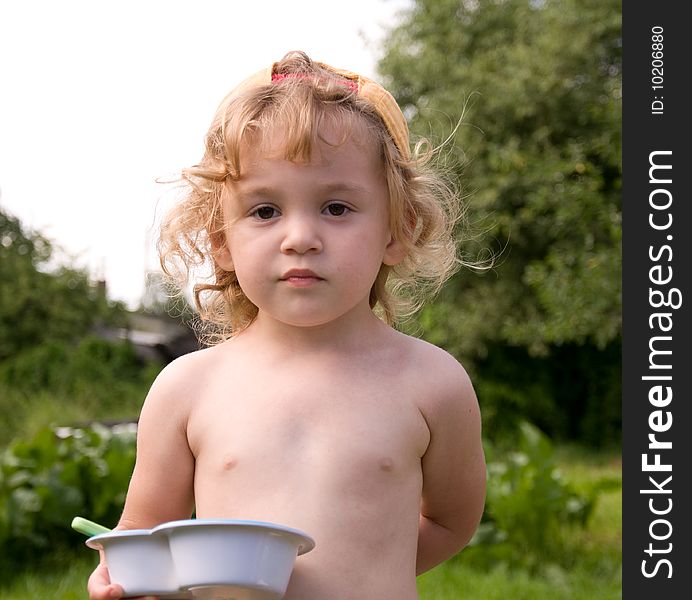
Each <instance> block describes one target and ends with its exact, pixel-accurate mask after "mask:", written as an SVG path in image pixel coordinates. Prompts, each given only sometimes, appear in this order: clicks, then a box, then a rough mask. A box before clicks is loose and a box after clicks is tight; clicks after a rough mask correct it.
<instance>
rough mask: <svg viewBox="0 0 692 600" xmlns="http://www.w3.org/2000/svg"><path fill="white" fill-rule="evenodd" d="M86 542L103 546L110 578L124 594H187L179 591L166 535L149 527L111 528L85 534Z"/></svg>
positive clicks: (91, 545)
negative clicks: (157, 532) (105, 530)
mask: <svg viewBox="0 0 692 600" xmlns="http://www.w3.org/2000/svg"><path fill="white" fill-rule="evenodd" d="M86 545H87V546H89V548H93V549H94V550H99V549H101V548H102V549H103V552H104V554H105V557H106V564H107V565H108V572H109V573H110V578H111V581H112V582H113V583H118V584H120V585H121V586H122V588H123V591H124V594H125V596H143V595H147V594H151V595H157V596H162V597H165V598H170V599H171V600H172V599H173V598H190V597H191V596H190V594H189V593H188V592H181V591H180V588H179V586H178V581H177V578H176V574H175V570H174V567H173V561H172V560H171V553H170V549H169V546H168V537H167V536H166V535H163V534H152V531H151V530H149V529H131V530H115V531H109V532H108V533H101V534H99V535H95V536H93V537H91V538H89V539H88V540H87V541H86Z"/></svg>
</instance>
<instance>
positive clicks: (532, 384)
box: [379, 0, 622, 444]
mask: <svg viewBox="0 0 692 600" xmlns="http://www.w3.org/2000/svg"><path fill="white" fill-rule="evenodd" d="M620 15H621V11H620V2H619V1H617V0H413V2H412V4H411V6H410V8H408V9H407V10H406V11H404V12H402V13H401V15H400V21H399V23H398V25H396V26H395V27H394V28H393V29H391V31H390V32H389V34H388V36H387V38H386V40H385V44H384V54H383V58H382V59H381V61H380V63H379V70H380V73H381V74H382V76H383V78H384V79H385V81H386V83H387V84H388V87H389V89H390V90H391V91H392V93H393V94H394V95H395V97H396V98H397V100H398V101H399V103H400V105H401V106H402V108H403V110H404V112H405V114H406V115H407V116H408V117H409V122H410V126H411V131H412V134H413V137H414V140H415V138H416V137H417V136H421V137H426V138H429V139H431V141H432V142H433V144H442V142H444V141H445V140H446V139H447V138H448V137H449V143H447V144H443V146H442V149H441V151H440V154H439V158H440V160H441V161H442V162H441V164H443V165H444V167H445V168H446V169H447V170H448V171H449V173H450V177H452V178H453V179H454V180H456V181H457V182H458V184H459V187H460V190H461V193H462V194H463V195H464V197H465V200H466V203H467V213H466V223H465V224H464V225H465V226H464V227H463V228H462V229H463V231H462V232H461V237H462V240H463V242H462V252H463V253H464V258H465V259H466V260H469V261H473V260H479V259H483V258H484V257H485V258H487V256H488V253H491V254H493V255H494V256H495V264H494V267H493V268H492V269H491V270H489V271H486V272H480V273H475V272H473V271H470V270H468V269H464V270H462V271H461V272H460V273H459V274H458V275H457V276H455V277H454V278H453V279H452V280H451V281H450V282H449V284H448V285H447V286H446V287H445V288H444V290H443V291H442V293H441V294H440V296H439V297H438V299H437V300H436V301H435V302H434V303H433V304H431V305H430V306H428V307H426V308H425V309H423V311H422V312H421V313H420V314H419V315H418V317H417V323H414V327H417V328H418V330H419V331H420V332H421V333H422V334H423V335H424V336H425V337H426V338H427V339H429V340H431V341H432V342H434V343H437V344H439V345H441V346H443V347H445V348H447V349H448V350H449V351H451V352H452V353H453V354H455V355H456V356H458V357H459V358H462V359H463V360H464V362H465V363H466V364H467V366H469V367H470V369H471V371H472V374H473V377H474V381H475V384H476V388H477V391H478V395H479V399H480V401H481V408H482V411H483V414H484V423H485V425H486V432H488V434H489V435H491V436H496V435H497V434H500V433H502V432H508V431H514V430H516V425H517V423H518V421H519V420H520V419H521V418H522V417H523V418H529V419H531V420H532V421H533V422H534V423H536V424H538V425H539V426H540V427H542V428H543V429H544V430H545V431H547V432H549V433H551V434H552V435H556V436H561V437H570V438H578V439H581V440H583V441H587V442H590V443H593V444H604V443H609V442H611V441H617V439H618V437H619V431H620V426H621V421H620V376H619V368H620V356H621V351H620V339H621V338H620V336H621V202H620V192H621V176H622V171H621V143H620V131H621V46H622V44H621V17H620Z"/></svg>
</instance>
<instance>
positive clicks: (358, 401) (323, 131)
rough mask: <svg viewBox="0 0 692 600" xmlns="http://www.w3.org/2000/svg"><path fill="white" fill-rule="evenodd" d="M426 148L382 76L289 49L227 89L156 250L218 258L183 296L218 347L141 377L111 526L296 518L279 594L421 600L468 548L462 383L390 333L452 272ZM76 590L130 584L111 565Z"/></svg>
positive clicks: (455, 367)
mask: <svg viewBox="0 0 692 600" xmlns="http://www.w3.org/2000/svg"><path fill="white" fill-rule="evenodd" d="M419 147H420V146H419ZM420 154H421V155H422V156H419V153H418V152H417V151H416V152H413V153H412V152H411V149H410V145H409V136H408V128H407V124H406V120H405V118H404V116H403V114H402V112H401V110H400V109H399V107H398V106H397V104H396V102H395V100H394V99H393V97H392V96H391V95H390V94H389V93H388V92H387V91H386V90H385V89H384V88H382V87H381V86H380V85H378V84H377V83H375V82H374V81H371V80H369V79H367V78H365V77H361V76H359V75H357V74H355V73H351V72H348V71H342V70H339V69H334V68H332V67H330V66H328V65H325V64H321V63H316V62H313V61H312V60H310V58H308V57H307V56H306V55H305V54H303V53H301V52H292V53H289V54H288V55H286V56H285V57H284V58H283V59H282V60H281V61H279V62H277V63H275V64H274V65H272V66H271V67H270V68H268V69H266V70H263V71H261V72H260V73H258V74H256V75H254V76H253V77H251V78H249V79H248V80H246V81H245V82H243V83H242V84H241V85H240V86H238V87H237V88H236V89H235V90H233V91H232V92H231V93H230V94H229V95H228V96H227V97H226V98H225V99H224V101H223V102H222V104H221V106H220V107H219V109H218V110H217V113H216V115H215V117H214V120H213V122H212V124H211V127H210V129H209V132H208V133H207V137H206V151H205V154H204V156H203V158H202V161H201V162H200V163H199V164H198V165H196V166H195V167H192V168H190V169H187V170H186V171H184V179H185V181H186V182H187V184H188V193H187V195H186V197H185V198H184V199H183V200H182V202H181V203H180V205H179V206H177V207H176V208H174V209H173V211H172V212H171V213H170V214H169V215H168V216H167V218H166V219H165V220H164V222H163V225H162V231H161V238H160V241H159V251H160V255H161V261H162V265H163V267H164V270H165V271H166V272H167V273H168V274H169V275H181V276H183V278H184V277H185V276H187V274H188V273H189V272H190V269H191V268H192V267H199V266H200V265H204V264H209V265H211V266H212V267H213V279H212V280H211V281H203V282H198V283H197V285H196V286H195V299H196V303H197V307H198V309H199V313H200V317H201V319H203V321H204V323H205V324H206V333H207V337H208V338H209V340H208V341H212V342H214V343H213V344H212V345H211V347H209V348H206V349H204V350H200V351H199V352H193V353H191V354H188V355H186V356H183V357H181V358H179V359H178V360H176V361H174V362H173V363H171V364H170V365H169V366H167V367H166V368H165V369H164V370H163V371H162V372H161V374H160V375H159V377H158V378H157V380H156V381H155V382H154V384H153V386H152V388H151V390H150V392H149V394H148V396H147V398H146V400H145V403H144V406H143V408H142V413H141V416H140V421H139V429H138V442H137V463H136V466H135V469H134V473H133V475H132V480H131V483H130V488H129V490H128V495H127V500H126V502H125V508H124V511H123V514H122V518H121V519H120V523H119V524H118V527H119V528H121V529H135V528H150V527H153V526H155V525H156V524H158V523H161V522H164V521H171V520H176V519H184V518H189V517H190V515H191V513H192V511H193V510H194V511H195V514H196V516H197V517H199V518H229V519H249V520H257V521H269V522H275V523H280V524H283V525H287V526H289V527H294V528H297V529H301V530H303V531H305V532H307V533H308V534H310V535H311V536H312V537H313V538H314V539H315V542H316V547H315V549H314V550H313V551H312V552H310V553H308V554H305V555H303V556H300V557H298V559H297V561H296V565H295V569H294V571H293V574H292V576H291V580H290V582H289V585H288V589H287V591H286V595H285V598H286V599H290V600H339V599H347V598H363V599H365V598H372V599H375V600H387V599H391V600H413V599H415V598H417V593H416V581H415V577H416V575H417V574H419V573H422V572H424V571H426V570H428V569H430V568H432V567H433V566H435V565H437V564H439V563H440V562H442V561H444V560H445V559H447V558H449V557H450V556H452V555H454V554H456V553H457V552H458V551H459V550H460V549H461V548H463V547H464V546H465V545H466V543H467V542H468V541H469V539H470V538H471V536H472V535H473V533H474V531H475V529H476V527H477V525H478V522H479V520H480V516H481V513H482V510H483V503H484V497H485V462H484V458H483V450H482V446H481V438H480V415H479V410H478V404H477V401H476V397H475V394H474V392H473V388H472V385H471V383H470V381H469V378H468V376H467V375H466V372H465V371H464V369H463V368H462V367H461V365H460V364H459V363H458V362H457V361H456V360H455V359H454V358H452V357H451V356H450V355H449V354H447V353H446V352H444V351H443V350H441V349H439V348H437V347H435V346H432V345H430V344H428V343H426V342H424V341H421V340H419V339H415V338H412V337H409V336H406V335H404V334H402V333H400V332H398V331H396V330H395V329H394V328H393V327H392V324H393V323H394V322H395V319H396V318H397V317H400V316H401V315H403V314H407V313H410V312H411V311H412V310H415V309H416V308H418V307H419V306H420V304H421V302H422V301H423V299H424V298H425V297H426V296H427V295H429V293H430V292H434V291H436V290H437V289H439V287H440V286H441V285H442V283H443V282H444V281H445V279H446V278H447V277H449V275H450V274H451V273H452V271H453V270H454V269H455V268H456V266H457V264H458V260H457V259H456V248H455V243H454V239H453V236H452V227H453V225H454V221H455V217H456V215H457V214H458V212H457V211H458V209H457V208H456V207H457V203H456V198H455V197H454V195H453V194H452V193H451V192H450V190H449V188H447V187H446V186H445V185H444V184H443V183H442V182H441V180H440V179H439V178H437V177H436V176H435V175H433V174H431V172H430V171H429V170H427V169H426V167H425V166H424V162H425V157H424V155H423V153H420ZM89 593H90V597H91V598H92V599H93V600H99V599H105V598H118V597H120V595H121V594H122V589H121V588H120V586H118V585H117V584H115V583H110V580H109V577H108V570H107V565H105V564H104V563H103V562H102V564H100V565H99V566H98V567H97V568H96V570H95V571H94V573H93V574H92V576H91V577H90V580H89Z"/></svg>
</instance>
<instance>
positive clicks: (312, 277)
mask: <svg viewBox="0 0 692 600" xmlns="http://www.w3.org/2000/svg"><path fill="white" fill-rule="evenodd" d="M281 281H285V282H287V283H290V284H291V285H294V286H297V287H306V286H309V285H313V284H314V283H317V282H318V281H323V279H322V277H320V276H319V275H317V274H316V273H313V272H312V271H309V270H307V269H291V270H290V271H287V272H286V273H284V274H283V276H282V277H281Z"/></svg>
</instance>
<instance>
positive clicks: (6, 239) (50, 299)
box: [0, 209, 125, 362]
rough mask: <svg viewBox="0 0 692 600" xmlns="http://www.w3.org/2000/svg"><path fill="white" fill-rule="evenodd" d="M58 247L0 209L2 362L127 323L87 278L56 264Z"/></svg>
mask: <svg viewBox="0 0 692 600" xmlns="http://www.w3.org/2000/svg"><path fill="white" fill-rule="evenodd" d="M55 263H56V256H55V249H54V248H53V246H52V245H51V243H50V242H49V241H48V240H47V239H46V238H45V237H44V236H42V235H40V234H39V233H35V232H32V231H27V230H26V229H25V228H24V227H23V226H22V224H21V223H20V222H19V220H18V219H16V218H15V217H13V216H11V215H10V214H8V213H6V212H4V211H2V210H1V209H0V281H2V286H0V362H1V361H3V360H5V359H7V358H9V357H12V356H16V355H17V354H18V353H19V352H22V351H23V350H25V349H27V348H32V347H35V346H38V345H40V344H42V343H44V342H48V341H51V340H67V341H71V340H77V339H79V338H80V337H81V336H83V335H84V334H86V333H87V332H88V331H90V330H91V329H92V328H93V327H94V326H95V325H98V324H103V323H110V324H120V325H124V323H125V311H124V307H123V306H122V304H119V303H113V302H109V301H108V300H107V299H106V297H105V296H104V294H103V293H102V292H101V291H99V289H98V288H97V287H96V286H94V285H93V284H92V283H91V282H90V280H89V277H88V275H87V274H86V273H85V272H84V271H82V270H79V269H75V268H72V267H70V266H66V265H59V266H54V265H55Z"/></svg>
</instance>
